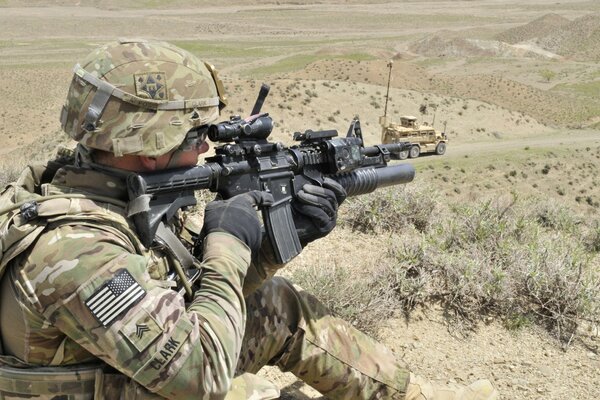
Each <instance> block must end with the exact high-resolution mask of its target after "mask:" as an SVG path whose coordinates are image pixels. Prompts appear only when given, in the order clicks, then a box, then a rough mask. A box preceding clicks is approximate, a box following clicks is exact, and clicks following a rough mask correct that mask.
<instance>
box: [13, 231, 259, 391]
mask: <svg viewBox="0 0 600 400" xmlns="http://www.w3.org/2000/svg"><path fill="white" fill-rule="evenodd" d="M148 263H151V261H149V259H147V258H146V257H144V256H141V255H137V254H133V253H132V252H131V250H128V246H127V245H126V244H125V243H124V240H122V238H118V237H116V236H115V235H114V234H112V233H110V232H108V231H106V230H103V229H95V228H89V227H81V226H60V227H58V228H56V229H54V230H51V231H49V232H48V233H46V234H44V235H43V236H41V237H40V239H39V240H38V242H37V244H36V245H35V247H34V248H33V250H32V252H31V253H30V255H29V256H28V258H27V259H26V260H25V264H24V266H23V267H22V268H21V274H20V277H19V280H20V284H21V285H22V286H23V287H25V288H26V289H25V290H26V291H27V292H28V293H29V298H30V301H31V302H32V303H33V304H35V307H36V308H37V309H38V310H39V312H40V313H41V314H43V315H44V317H45V318H46V319H47V320H48V321H50V323H51V324H52V325H54V326H56V327H57V328H59V329H60V330H61V331H62V332H63V333H64V334H66V335H67V336H68V337H69V338H70V339H72V340H74V341H75V342H77V343H78V344H79V345H80V346H82V347H84V348H85V349H86V350H87V351H89V352H90V353H92V354H93V355H94V356H96V357H98V358H100V359H102V360H104V361H105V362H106V363H108V364H110V365H111V366H113V367H115V368H116V369H118V370H120V371H121V372H123V373H124V374H126V375H128V376H130V377H132V378H133V379H134V380H135V381H137V382H138V383H140V384H141V385H142V386H144V387H146V388H147V389H149V390H150V391H152V392H156V393H158V394H159V395H161V396H163V397H166V398H177V399H188V398H189V399H191V398H194V399H208V398H210V399H220V398H223V397H225V394H226V392H227V391H228V389H229V387H230V383H231V379H232V376H233V374H234V370H235V366H236V362H237V359H238V356H239V351H240V347H241V342H242V337H243V333H244V326H245V315H246V310H245V304H244V300H243V295H242V282H243V280H244V276H245V274H246V270H247V268H248V265H249V263H250V252H249V250H248V248H247V247H246V246H245V245H244V244H243V243H242V242H240V241H239V240H238V239H236V238H235V237H233V236H231V235H228V234H226V233H213V234H211V235H209V236H208V237H207V239H206V247H205V251H204V262H203V267H204V268H203V275H202V283H201V288H200V289H199V290H198V291H197V292H196V294H195V298H194V301H193V302H192V304H191V305H189V306H188V307H186V305H185V304H184V300H183V298H182V297H181V296H180V295H178V293H177V292H175V291H173V290H172V289H169V288H168V286H169V285H168V284H167V282H164V281H160V280H156V279H152V278H151V277H150V275H149V274H148V270H149V268H150V267H151V266H149V265H148Z"/></svg>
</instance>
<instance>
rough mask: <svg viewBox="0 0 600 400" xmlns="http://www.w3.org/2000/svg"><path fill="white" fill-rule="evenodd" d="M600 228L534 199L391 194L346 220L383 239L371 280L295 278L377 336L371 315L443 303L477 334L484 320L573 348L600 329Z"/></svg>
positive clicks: (304, 273)
mask: <svg viewBox="0 0 600 400" xmlns="http://www.w3.org/2000/svg"><path fill="white" fill-rule="evenodd" d="M442 215H443V216H444V218H440V217H441V216H442ZM427 216H428V217H429V218H427ZM599 224H600V221H599V220H598V219H595V220H589V219H584V218H583V217H582V216H579V215H574V214H573V213H572V212H571V210H569V209H565V208H561V207H559V206H556V205H553V204H552V203H546V202H544V201H541V200H540V199H535V198H528V199H520V198H518V197H517V196H516V195H512V196H510V197H506V198H501V199H498V200H486V201H479V202H475V203H469V204H461V203H458V204H456V203H453V204H446V203H444V202H442V200H441V199H440V198H436V197H435V196H434V197H432V196H431V192H430V191H429V190H414V189H413V190H388V191H387V192H385V193H384V194H379V195H370V196H366V197H364V198H360V199H352V200H350V201H349V205H348V206H347V209H346V212H345V213H344V216H343V218H342V226H344V227H346V228H350V229H354V230H359V231H371V232H373V231H375V232H378V233H380V236H379V239H380V241H381V242H382V243H383V245H382V246H381V248H383V249H387V250H384V251H383V253H384V257H382V258H381V259H380V260H378V261H377V262H375V263H374V265H372V266H369V268H368V270H369V273H368V274H360V273H348V271H347V270H345V269H343V268H336V269H333V270H331V269H323V268H315V269H308V270H307V269H302V270H297V271H296V272H295V274H294V277H295V278H296V279H298V280H300V281H301V282H302V283H303V285H305V286H308V287H306V289H308V290H310V291H316V292H317V293H318V294H319V297H320V298H321V299H325V302H326V304H328V305H329V306H330V307H332V309H333V310H334V311H336V312H338V313H339V314H340V315H343V316H344V317H346V318H348V319H350V320H352V321H355V322H356V323H357V325H359V326H362V327H364V326H366V327H369V328H370V329H371V330H372V329H373V326H372V320H373V317H372V315H370V314H369V313H370V312H371V311H373V312H375V313H381V314H382V315H389V311H390V310H393V309H394V308H395V307H398V308H399V309H401V310H404V311H405V312H410V311H411V310H413V309H414V308H415V307H416V306H426V305H427V304H431V303H432V302H440V303H441V304H443V306H444V307H446V308H447V310H448V311H451V312H452V314H453V315H455V316H457V317H460V318H461V320H462V321H463V322H464V321H468V322H469V323H470V326H472V327H474V326H475V325H476V324H477V323H478V322H479V321H481V320H482V318H484V317H485V316H493V317H496V318H499V319H501V320H503V321H504V323H505V324H506V326H507V327H509V328H512V329H514V328H519V327H522V326H526V325H528V324H530V323H538V324H541V325H544V326H545V327H547V328H548V329H549V331H551V332H552V333H554V334H555V335H556V337H558V338H560V339H561V340H563V341H564V342H565V343H569V342H570V341H571V340H572V339H573V337H574V336H575V335H576V334H577V332H578V328H579V327H580V326H581V324H582V322H585V321H588V322H589V321H592V322H593V323H595V324H598V323H600V297H599V296H598V294H599V293H600V264H599V262H600V260H599V258H598V234H599V231H598V229H599V228H598V226H599ZM399 232H402V233H399ZM362 267H363V268H364V265H362ZM333 282H334V283H333ZM340 288H341V289H340ZM337 289H339V290H337Z"/></svg>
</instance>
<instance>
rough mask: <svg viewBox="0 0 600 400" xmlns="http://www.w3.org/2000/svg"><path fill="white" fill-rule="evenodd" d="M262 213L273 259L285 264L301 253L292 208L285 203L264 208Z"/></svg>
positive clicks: (288, 203) (287, 202)
mask: <svg viewBox="0 0 600 400" xmlns="http://www.w3.org/2000/svg"><path fill="white" fill-rule="evenodd" d="M262 213H263V221H264V223H265V227H266V230H267V235H268V236H269V240H270V241H271V246H272V247H273V252H274V253H275V259H276V261H277V262H278V263H280V264H285V263H287V262H288V261H290V260H291V259H292V258H294V257H296V256H297V255H298V254H300V252H301V251H302V245H301V244H300V239H298V233H297V232H296V225H295V224H294V217H293V216H292V206H291V205H290V202H289V201H286V202H282V203H279V204H276V205H273V206H271V207H265V208H263V209H262Z"/></svg>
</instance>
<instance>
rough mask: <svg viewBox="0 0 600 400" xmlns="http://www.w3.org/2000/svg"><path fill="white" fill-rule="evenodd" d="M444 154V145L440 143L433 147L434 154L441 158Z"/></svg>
mask: <svg viewBox="0 0 600 400" xmlns="http://www.w3.org/2000/svg"><path fill="white" fill-rule="evenodd" d="M445 152H446V143H444V142H440V143H438V145H437V146H435V154H437V155H438V156H441V155H442V154H444V153H445Z"/></svg>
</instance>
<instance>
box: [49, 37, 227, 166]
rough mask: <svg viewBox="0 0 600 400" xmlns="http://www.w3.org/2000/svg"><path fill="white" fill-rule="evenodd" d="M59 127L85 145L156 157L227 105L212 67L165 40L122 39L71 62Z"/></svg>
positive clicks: (115, 153)
mask: <svg viewBox="0 0 600 400" xmlns="http://www.w3.org/2000/svg"><path fill="white" fill-rule="evenodd" d="M73 73H74V75H73V80H72V81H71V86H70V88H69V92H68V94H67V100H66V102H65V105H64V106H63V109H62V113H61V118H60V119H61V126H62V128H63V130H64V131H65V132H66V133H67V134H68V135H69V136H71V137H72V138H73V139H74V140H76V141H77V142H79V143H81V144H82V145H84V146H85V147H88V148H92V149H99V150H104V151H108V152H112V153H113V154H114V155H115V156H117V157H120V156H122V155H124V154H133V155H144V156H149V157H157V156H160V155H162V154H165V153H168V152H169V151H171V150H173V149H175V148H177V147H178V146H179V145H180V144H181V143H182V142H183V141H184V139H185V137H186V134H187V133H188V131H190V130H191V129H192V128H195V127H198V126H202V125H206V124H208V123H210V122H213V121H214V120H216V119H217V118H218V117H219V113H220V109H221V108H223V107H224V106H225V104H226V100H225V94H224V90H223V85H222V83H221V81H220V80H219V78H218V77H217V72H216V70H215V69H214V67H213V66H212V65H210V64H208V63H204V62H202V61H200V60H199V59H198V58H197V57H195V56H193V55H192V54H190V53H188V52H187V51H185V50H182V49H180V48H178V47H176V46H173V45H171V44H168V43H165V42H157V41H146V40H129V41H125V40H121V41H118V42H111V43H108V44H106V45H104V46H102V47H99V48H97V49H96V50H94V51H92V52H91V53H90V54H89V55H88V56H87V57H86V58H85V59H84V60H83V61H82V62H81V64H77V65H76V66H75V67H74V69H73Z"/></svg>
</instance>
